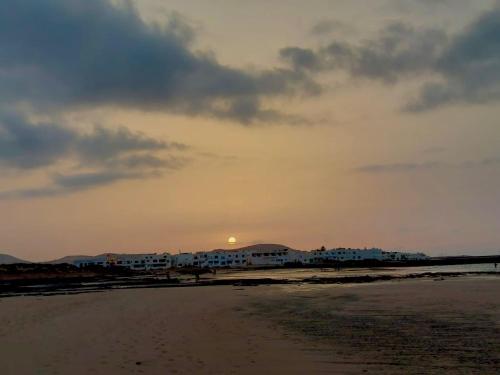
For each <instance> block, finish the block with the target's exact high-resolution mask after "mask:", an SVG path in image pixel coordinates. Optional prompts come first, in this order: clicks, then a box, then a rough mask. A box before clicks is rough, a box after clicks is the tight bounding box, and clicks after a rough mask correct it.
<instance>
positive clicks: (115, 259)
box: [73, 253, 172, 270]
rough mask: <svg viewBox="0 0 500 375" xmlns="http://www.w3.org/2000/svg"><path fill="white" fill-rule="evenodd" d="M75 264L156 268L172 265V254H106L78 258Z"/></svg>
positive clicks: (79, 265)
mask: <svg viewBox="0 0 500 375" xmlns="http://www.w3.org/2000/svg"><path fill="white" fill-rule="evenodd" d="M73 264H74V265H75V266H77V267H85V266H102V267H112V266H114V267H126V268H130V269H133V270H155V269H167V268H171V267H172V256H171V255H170V254H169V253H162V254H156V253H154V254H104V255H98V256H96V257H92V258H87V259H76V260H75V261H73Z"/></svg>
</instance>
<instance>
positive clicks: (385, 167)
mask: <svg viewBox="0 0 500 375" xmlns="http://www.w3.org/2000/svg"><path fill="white" fill-rule="evenodd" d="M495 166H500V158H497V157H492V158H485V159H479V160H467V161H463V162H460V163H454V164H453V163H445V162H441V161H428V162H424V163H389V164H369V165H363V166H360V167H358V168H355V169H354V171H355V172H359V173H407V172H419V171H426V170H432V169H438V168H439V169H442V168H454V169H469V168H478V167H495Z"/></svg>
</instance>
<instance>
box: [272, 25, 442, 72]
mask: <svg viewBox="0 0 500 375" xmlns="http://www.w3.org/2000/svg"><path fill="white" fill-rule="evenodd" d="M446 40H447V37H446V34H445V33H444V32H443V31H441V30H437V29H427V30H418V29H415V28H413V27H410V26H407V25H404V24H402V23H393V24H391V25H389V26H387V27H385V28H384V29H383V30H382V31H381V32H380V34H379V35H378V36H377V38H375V39H370V40H365V41H362V42H361V43H360V44H359V45H353V44H350V43H346V42H343V41H333V42H332V43H330V44H329V45H327V46H325V47H323V48H320V49H319V50H311V49H302V48H297V47H288V48H284V49H282V50H281V51H280V55H281V57H282V58H283V59H284V60H285V61H287V62H289V63H290V64H291V65H292V66H293V67H294V68H295V69H298V70H305V71H309V72H322V71H331V70H342V71H347V72H348V73H349V74H350V75H352V76H353V77H356V78H368V79H376V80H382V81H385V82H395V81H396V80H397V79H398V78H400V77H401V76H404V75H415V74H419V73H423V72H425V71H428V70H429V69H430V68H431V67H432V65H433V63H434V62H435V61H436V59H437V58H438V56H440V53H441V50H442V49H443V48H444V45H445V42H446Z"/></svg>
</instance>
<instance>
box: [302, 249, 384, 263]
mask: <svg viewBox="0 0 500 375" xmlns="http://www.w3.org/2000/svg"><path fill="white" fill-rule="evenodd" d="M311 255H312V258H313V260H314V261H315V262H321V261H338V262H344V261H349V260H382V259H383V252H382V250H381V249H376V248H372V249H351V248H347V249H346V248H337V249H331V250H313V251H311Z"/></svg>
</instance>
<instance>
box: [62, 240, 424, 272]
mask: <svg viewBox="0 0 500 375" xmlns="http://www.w3.org/2000/svg"><path fill="white" fill-rule="evenodd" d="M426 259H429V257H428V256H427V255H425V254H423V253H411V252H402V251H384V250H382V249H379V248H371V249H352V248H335V249H326V248H324V247H322V248H320V249H317V250H312V251H303V250H295V249H290V248H287V247H285V246H282V245H275V244H268V245H252V246H247V247H243V248H239V249H218V250H212V251H199V252H195V253H188V252H185V253H181V252H179V253H178V254H170V253H167V252H164V253H149V254H114V253H105V254H102V255H98V256H94V257H91V256H85V257H77V258H75V259H73V260H72V262H71V263H72V264H73V265H75V266H77V267H80V268H82V267H88V266H102V267H123V268H128V269H132V270H138V271H140V270H165V269H170V268H186V267H190V268H255V267H284V266H287V265H299V266H300V265H304V266H305V265H312V264H323V263H342V262H355V261H370V260H372V261H387V262H390V261H394V262H405V261H419V260H426Z"/></svg>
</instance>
